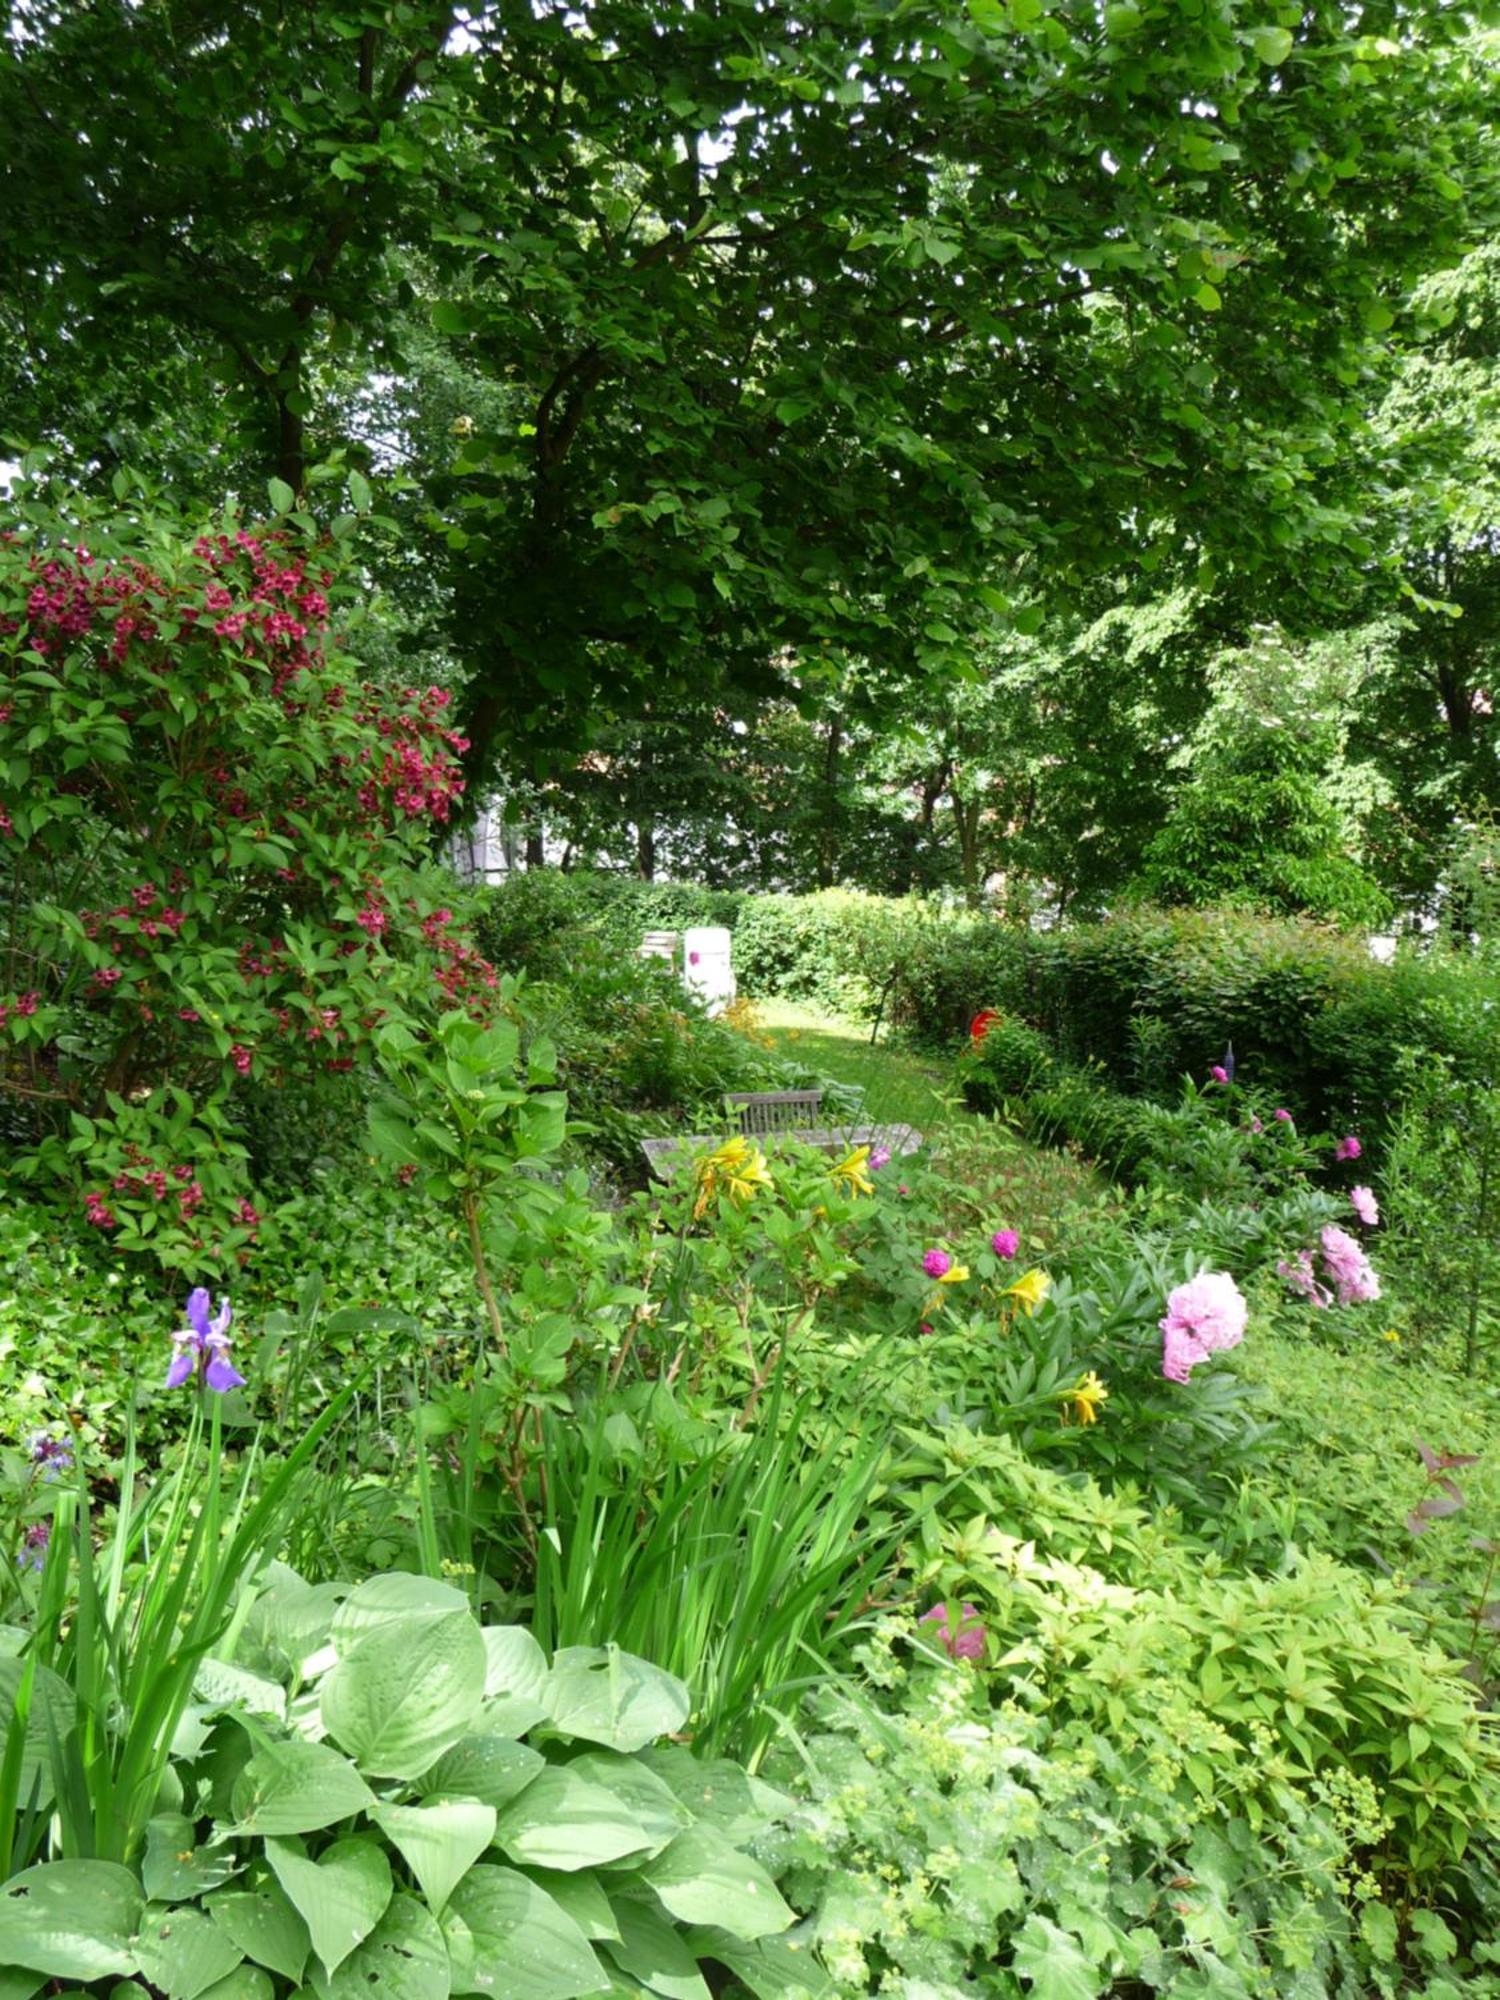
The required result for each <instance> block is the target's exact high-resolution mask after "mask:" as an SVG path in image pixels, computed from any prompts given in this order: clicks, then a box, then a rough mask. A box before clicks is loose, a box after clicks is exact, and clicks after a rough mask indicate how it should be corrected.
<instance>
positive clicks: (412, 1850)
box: [370, 1799, 495, 1916]
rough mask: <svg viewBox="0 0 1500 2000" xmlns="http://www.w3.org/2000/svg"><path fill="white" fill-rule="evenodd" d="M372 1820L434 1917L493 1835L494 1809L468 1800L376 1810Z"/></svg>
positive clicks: (446, 1800) (433, 1802) (434, 1802)
mask: <svg viewBox="0 0 1500 2000" xmlns="http://www.w3.org/2000/svg"><path fill="white" fill-rule="evenodd" d="M370 1817H371V1818H372V1819H373V1820H374V1821H375V1823H376V1825H377V1826H378V1827H379V1828H380V1830H381V1832H382V1833H384V1834H385V1835H386V1836H387V1837H388V1839H389V1840H390V1841H391V1842H392V1844H393V1845H394V1846H395V1847H396V1849H397V1850H398V1851H399V1853H400V1855H401V1857H402V1859H403V1860H404V1861H405V1863H406V1865H407V1867H408V1868H410V1870H411V1872H412V1874H413V1875H415V1876H416V1878H417V1880H418V1882H420V1883H421V1885H422V1894H423V1895H424V1896H425V1897H426V1898H427V1902H428V1906H429V1908H430V1909H431V1910H432V1912H433V1914H434V1916H441V1915H442V1912H443V1905H444V1904H445V1903H446V1902H447V1900H448V1898H449V1896H450V1895H451V1894H452V1893H453V1887H454V1884H455V1883H456V1882H459V1881H461V1880H462V1879H463V1877H464V1876H465V1875H466V1874H467V1873H468V1871H469V1869H470V1868H472V1867H473V1865H474V1863H475V1862H476V1861H477V1860H478V1859H479V1857H480V1855H481V1854H483V1852H484V1850H485V1849H486V1848H487V1847H488V1846H489V1844H490V1842H491V1841H492V1840H493V1839H494V1837H495V1808H494V1807H493V1806H486V1805H480V1804H479V1803H478V1802H477V1801H476V1800H474V1799H434V1800H431V1801H429V1802H428V1803H427V1804H425V1805H420V1806H376V1807H375V1808H374V1810H373V1811H372V1812H371V1815H370Z"/></svg>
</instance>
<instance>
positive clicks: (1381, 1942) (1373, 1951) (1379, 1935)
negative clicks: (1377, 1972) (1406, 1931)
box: [1359, 1903, 1397, 1965]
mask: <svg viewBox="0 0 1500 2000" xmlns="http://www.w3.org/2000/svg"><path fill="white" fill-rule="evenodd" d="M1359 1934H1360V1936H1361V1937H1362V1938H1363V1939H1364V1941H1365V1946H1366V1949H1367V1950H1368V1951H1369V1954H1370V1956H1371V1958H1373V1959H1374V1960H1375V1962H1376V1964H1377V1965H1394V1964H1395V1962H1396V1937H1397V1932H1396V1919H1395V1917H1394V1916H1393V1915H1392V1914H1391V1912H1390V1911H1389V1910H1388V1909H1387V1908H1386V1906H1385V1904H1384V1903H1366V1904H1365V1905H1364V1907H1363V1908H1362V1909H1361V1911H1360V1913H1359Z"/></svg>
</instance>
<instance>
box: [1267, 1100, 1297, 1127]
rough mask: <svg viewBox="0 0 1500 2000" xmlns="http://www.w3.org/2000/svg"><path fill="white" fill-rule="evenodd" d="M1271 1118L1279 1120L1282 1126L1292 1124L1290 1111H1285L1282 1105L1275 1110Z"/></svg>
mask: <svg viewBox="0 0 1500 2000" xmlns="http://www.w3.org/2000/svg"><path fill="white" fill-rule="evenodd" d="M1271 1116H1272V1117H1273V1118H1275V1119H1277V1120H1279V1122H1280V1123H1281V1124H1283V1125H1290V1124H1291V1122H1292V1114H1291V1112H1290V1111H1288V1110H1287V1108H1286V1106H1285V1105H1284V1104H1280V1105H1278V1106H1277V1107H1276V1109H1275V1110H1274V1111H1273V1112H1272V1113H1271Z"/></svg>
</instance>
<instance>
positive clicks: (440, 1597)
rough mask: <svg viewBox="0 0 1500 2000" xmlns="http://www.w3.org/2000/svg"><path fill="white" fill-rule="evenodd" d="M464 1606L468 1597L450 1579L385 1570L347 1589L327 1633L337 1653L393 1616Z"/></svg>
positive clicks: (430, 1614) (429, 1614) (434, 1614)
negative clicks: (348, 1591)
mask: <svg viewBox="0 0 1500 2000" xmlns="http://www.w3.org/2000/svg"><path fill="white" fill-rule="evenodd" d="M468 1608H469V1600H468V1598H467V1597H465V1596H464V1594H463V1592H462V1591H461V1590H455V1589H454V1587H453V1585H452V1584H451V1583H439V1582H438V1581H437V1580H436V1578H434V1577H427V1576H411V1575H409V1574H408V1573H407V1572H406V1571H405V1570H399V1569H393V1570H386V1571H385V1572H384V1573H383V1574H382V1575H380V1576H370V1577H366V1579H365V1581H364V1582H363V1583H361V1584H359V1585H358V1586H357V1587H356V1588H355V1589H353V1590H351V1591H350V1593H349V1595H348V1596H347V1597H346V1598H345V1599H344V1601H343V1603H342V1604H341V1605H340V1606H339V1608H338V1610H337V1611H336V1612H335V1613H334V1618H333V1629H332V1632H331V1634H330V1637H331V1638H332V1640H333V1643H334V1645H335V1646H336V1647H337V1649H338V1651H339V1652H340V1653H347V1652H349V1651H351V1650H352V1648H353V1646H354V1642H355V1640H356V1639H362V1638H364V1636H365V1635H366V1633H368V1632H374V1631H378V1630H379V1628H380V1627H381V1626H382V1625H390V1624H392V1623H394V1622H395V1621H396V1620H397V1619H401V1620H410V1619H414V1618H446V1617H449V1616H451V1614H452V1613H453V1612H455V1611H467V1610H468Z"/></svg>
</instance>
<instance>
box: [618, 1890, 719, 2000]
mask: <svg viewBox="0 0 1500 2000" xmlns="http://www.w3.org/2000/svg"><path fill="white" fill-rule="evenodd" d="M615 1917H616V1920H617V1921H618V1923H619V1926H620V1940H619V1942H618V1943H617V1944H606V1945H605V1946H604V1947H603V1949H604V1950H605V1952H606V1953H607V1954H608V1955H609V1957H610V1958H612V1959H613V1960H614V1962H615V1964H616V1965H618V1966H619V1968H620V1970H621V1971H622V1972H627V1973H629V1975H630V1977H631V1978H632V1979H638V1980H639V1981H640V1982H641V1984H642V1985H643V1986H649V1987H650V1988H651V1991H652V1992H653V1993H660V1994H663V1995H665V1996H666V2000H710V1995H709V1990H708V1986H707V1983H706V1982H705V1980H704V1977H703V1974H702V1973H701V1972H700V1971H699V1970H698V1961H697V1959H696V1958H694V1956H693V1954H692V1952H691V1951H689V1949H688V1947H687V1945H686V1944H685V1943H684V1942H683V1940H682V1937H681V1936H680V1934H679V1933H678V1932H677V1931H675V1930H674V1929H673V1928H672V1926H671V1925H670V1924H669V1923H668V1922H667V1921H666V1919H665V1918H664V1917H661V1916H659V1915H658V1914H657V1912H656V1911H655V1910H651V1909H648V1908H647V1907H646V1905H645V1904H644V1903H637V1902H635V1901H634V1900H633V1899H632V1898H630V1897H628V1896H621V1897H618V1898H617V1899H616V1901H615Z"/></svg>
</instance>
